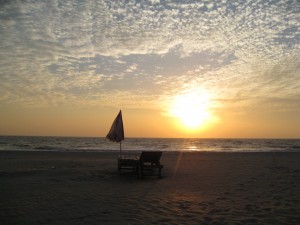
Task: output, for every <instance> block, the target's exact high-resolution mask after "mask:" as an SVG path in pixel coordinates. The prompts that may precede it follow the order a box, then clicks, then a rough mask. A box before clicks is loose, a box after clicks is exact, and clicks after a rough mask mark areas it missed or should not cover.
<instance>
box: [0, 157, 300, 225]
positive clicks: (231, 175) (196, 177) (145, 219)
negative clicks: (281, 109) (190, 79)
mask: <svg viewBox="0 0 300 225" xmlns="http://www.w3.org/2000/svg"><path fill="white" fill-rule="evenodd" d="M117 154H118V153H114V152H100V153H91V152H71V153H66V152H17V151H15V152H13V151H12V152H7V151H1V152H0V199H1V200H0V223H1V224H4V225H7V224H14V225H18V224H22V225H23V224H272V225H273V224H281V225H282V224H300V153H201V152H198V153H192V152H190V153H179V152H164V153H163V155H162V159H161V160H162V161H161V162H162V164H164V169H163V170H162V178H161V179H158V178H157V177H145V178H144V179H140V178H139V177H137V176H136V175H134V174H132V173H126V174H123V175H119V174H118V172H117ZM127 155H138V153H127Z"/></svg>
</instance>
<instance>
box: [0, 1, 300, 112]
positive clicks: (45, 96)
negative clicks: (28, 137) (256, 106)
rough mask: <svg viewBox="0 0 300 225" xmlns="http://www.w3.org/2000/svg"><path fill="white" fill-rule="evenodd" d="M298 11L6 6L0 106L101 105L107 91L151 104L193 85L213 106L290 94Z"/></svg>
mask: <svg viewBox="0 0 300 225" xmlns="http://www.w3.org/2000/svg"><path fill="white" fill-rule="evenodd" d="M299 12H300V6H299V3H298V1H297V0H292V1H289V2H286V1H284V0H282V1H274V2H265V1H261V0H255V1H244V2H236V1H231V2H228V1H213V2H207V1H197V2H195V1H184V3H182V1H129V2H128V1H108V0H107V1H97V2H94V1H87V2H80V1H79V2H78V1H48V2H44V1H34V3H32V2H27V1H26V2H23V1H20V2H14V1H12V2H8V3H7V4H2V5H1V6H0V22H1V23H0V32H1V40H0V50H1V53H2V54H1V55H0V76H1V78H0V79H1V83H0V94H1V96H3V97H1V99H0V105H10V104H24V105H26V104H27V105H34V104H39V102H43V104H44V105H45V106H46V105H47V104H48V105H59V104H61V105H64V104H66V103H67V102H69V103H70V104H74V105H76V102H80V103H81V104H91V105H97V102H102V100H101V99H105V98H106V97H108V96H110V98H111V99H122V101H117V102H118V103H119V104H124V103H121V102H126V101H127V102H128V105H130V107H139V106H140V105H142V104H141V103H145V100H148V101H150V102H152V103H153V104H154V105H155V106H157V104H155V101H153V99H155V98H157V97H158V96H161V97H159V99H161V101H162V102H163V101H164V100H163V99H169V98H170V96H172V95H173V94H174V93H176V92H178V91H184V90H185V89H187V88H189V87H198V88H202V89H205V90H207V91H209V92H211V93H213V96H214V97H213V98H214V99H215V104H216V105H222V103H224V102H225V101H226V102H228V101H231V102H232V103H233V102H241V101H238V100H239V99H244V100H243V102H245V101H247V99H248V103H249V104H250V103H251V104H253V100H252V99H255V98H270V96H269V95H271V94H272V95H274V96H272V97H271V98H279V97H280V98H285V97H286V98H287V99H288V98H293V96H299V95H298V94H299V90H300V89H299V82H298V80H299V66H298V65H299V50H300V46H299V40H300V29H299V21H298V17H299ZM107 93H109V94H107ZM153 93H156V95H153ZM83 96H84V97H83ZM220 96H221V97H220ZM99 99H100V100H101V101H100V100H99ZM143 99H145V100H143ZM103 101H104V100H103ZM139 101H140V102H139ZM71 102H72V103H71ZM89 102H90V103H89ZM104 102H105V104H104V103H103V102H102V103H103V104H104V105H109V104H112V102H111V103H109V102H107V101H104ZM145 104H146V103H145Z"/></svg>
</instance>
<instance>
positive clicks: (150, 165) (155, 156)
mask: <svg viewBox="0 0 300 225" xmlns="http://www.w3.org/2000/svg"><path fill="white" fill-rule="evenodd" d="M161 155H162V152H161V151H143V152H142V154H141V156H140V160H139V161H140V165H139V167H140V171H141V176H142V177H144V176H145V175H155V173H154V172H155V170H158V174H157V175H158V177H161V170H162V168H163V167H164V166H163V165H162V164H161V163H160V158H161Z"/></svg>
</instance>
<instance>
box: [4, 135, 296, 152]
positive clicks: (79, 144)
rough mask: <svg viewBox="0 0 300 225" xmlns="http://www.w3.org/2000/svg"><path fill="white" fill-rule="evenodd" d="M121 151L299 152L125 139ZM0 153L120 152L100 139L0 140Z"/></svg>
mask: <svg viewBox="0 0 300 225" xmlns="http://www.w3.org/2000/svg"><path fill="white" fill-rule="evenodd" d="M121 148H122V151H157V150H159V151H181V152H193V151H198V152H300V139H214V138H211V139H204V138H126V139H125V140H124V141H122V143H121ZM0 151H60V152H103V151H116V152H117V151H120V143H115V142H111V141H109V140H107V139H106V138H104V137H44V136H43V137H40V136H33V137H31V136H0Z"/></svg>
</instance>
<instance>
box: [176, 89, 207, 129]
mask: <svg viewBox="0 0 300 225" xmlns="http://www.w3.org/2000/svg"><path fill="white" fill-rule="evenodd" d="M208 106H209V97H208V95H205V94H203V93H199V92H189V93H186V94H181V95H177V96H176V97H175V98H174V100H173V104H172V107H171V115H172V116H173V117H176V118H178V119H179V120H180V123H181V125H182V126H184V127H185V128H188V129H190V130H194V129H198V128H201V127H203V126H204V124H205V123H206V122H207V121H208V120H209V119H210V118H211V115H210V112H209V109H208Z"/></svg>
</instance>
